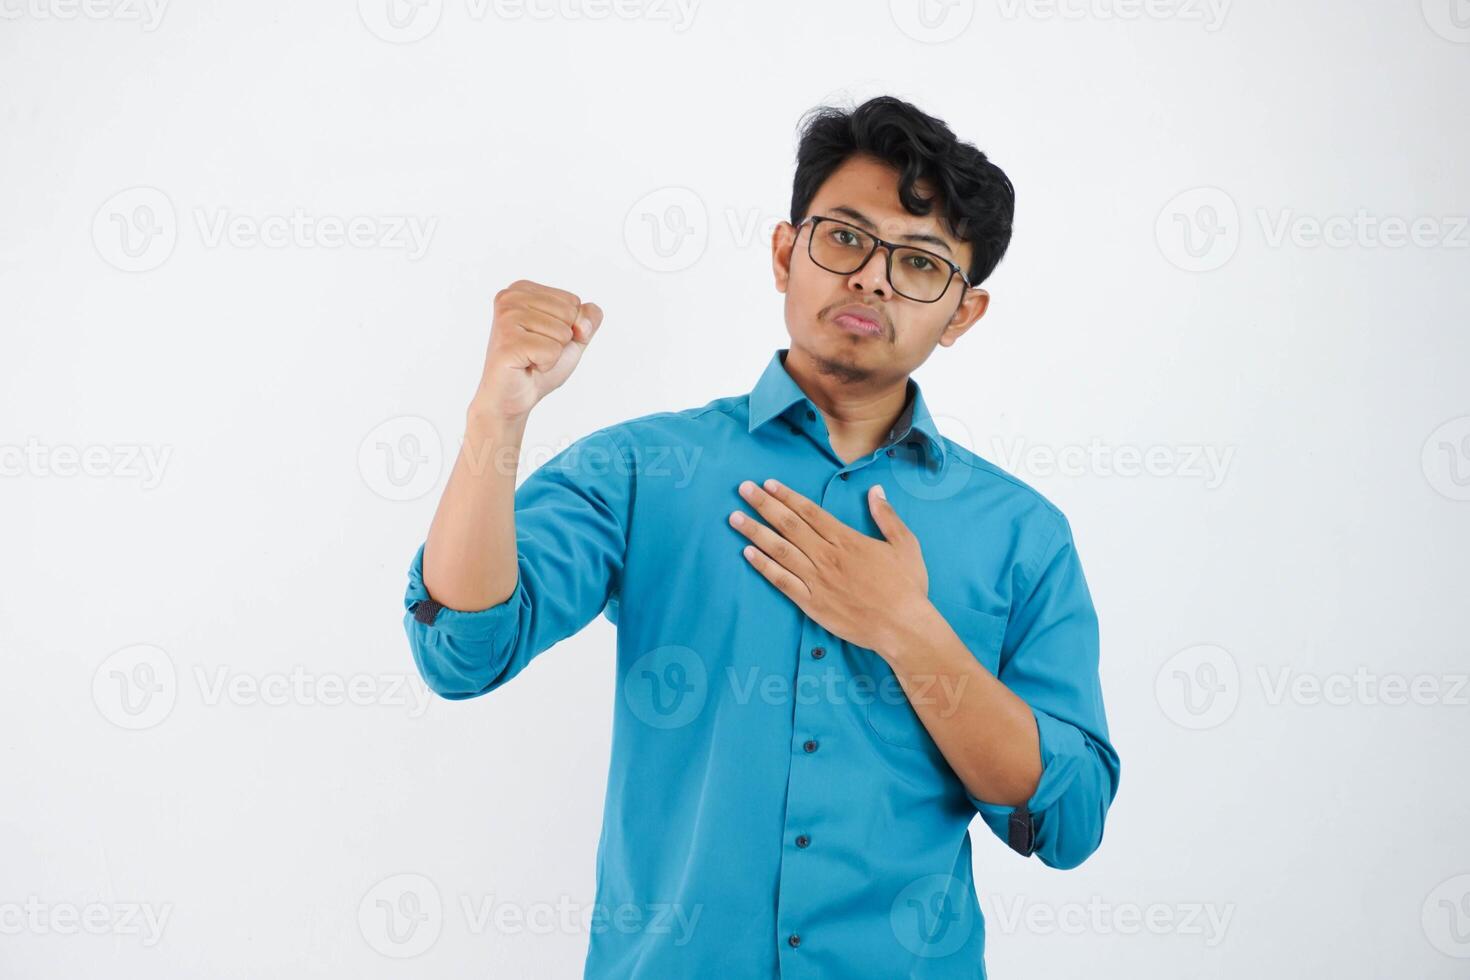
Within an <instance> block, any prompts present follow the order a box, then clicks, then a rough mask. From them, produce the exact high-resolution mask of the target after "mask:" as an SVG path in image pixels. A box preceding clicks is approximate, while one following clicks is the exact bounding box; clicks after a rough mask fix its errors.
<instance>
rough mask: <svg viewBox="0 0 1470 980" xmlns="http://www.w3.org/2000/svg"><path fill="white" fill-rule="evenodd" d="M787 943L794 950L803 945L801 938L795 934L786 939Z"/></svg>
mask: <svg viewBox="0 0 1470 980" xmlns="http://www.w3.org/2000/svg"><path fill="white" fill-rule="evenodd" d="M786 942H787V943H788V944H790V946H791V948H792V949H795V948H796V947H798V946H800V945H801V937H800V936H798V935H797V934H796V933H794V932H793V933H792V934H791V935H789V936H787V937H786Z"/></svg>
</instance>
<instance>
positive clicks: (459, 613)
mask: <svg viewBox="0 0 1470 980" xmlns="http://www.w3.org/2000/svg"><path fill="white" fill-rule="evenodd" d="M426 544H427V542H425V544H421V545H419V548H418V551H416V552H414V556H413V562H412V563H411V564H410V565H409V568H408V589H407V591H406V592H405V593H404V596H403V606H404V609H406V610H407V612H408V615H407V616H405V620H410V619H411V620H412V621H414V622H416V623H418V624H420V625H421V626H424V627H427V628H429V629H432V630H437V631H439V632H441V633H444V634H447V635H449V636H453V637H458V638H461V639H466V640H488V639H490V638H491V637H493V636H495V634H496V633H498V632H500V631H502V630H504V629H505V628H506V626H507V625H509V624H511V623H513V622H514V621H515V616H516V610H518V609H519V608H520V606H521V603H522V602H523V601H524V600H525V584H524V583H523V582H522V581H521V575H520V571H519V569H517V572H516V587H515V591H513V592H512V593H511V594H510V595H509V596H507V597H506V598H505V600H504V601H502V602H498V603H496V604H495V605H493V606H489V607H487V608H485V609H477V610H473V611H469V612H466V611H463V610H459V609H450V608H449V607H448V606H445V605H443V604H442V603H440V602H439V601H437V600H436V599H433V598H431V597H430V596H429V590H428V589H426V588H425V587H424V547H425V545H426Z"/></svg>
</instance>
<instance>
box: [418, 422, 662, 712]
mask: <svg viewBox="0 0 1470 980" xmlns="http://www.w3.org/2000/svg"><path fill="white" fill-rule="evenodd" d="M634 462H635V460H634V458H633V457H632V455H631V453H629V452H626V451H624V449H623V447H622V445H621V443H620V442H619V440H618V439H617V437H616V434H615V432H614V431H613V430H612V429H600V430H598V431H597V432H593V433H591V434H590V435H587V436H584V437H583V438H581V439H579V440H577V441H576V442H574V443H572V444H571V445H570V446H568V447H567V448H565V449H563V450H562V451H561V452H560V453H558V454H557V455H556V456H554V457H552V458H551V459H550V460H548V461H547V462H546V463H545V464H543V465H542V466H541V467H539V468H538V469H536V470H535V472H533V473H532V474H531V475H530V476H528V477H526V479H525V480H524V481H522V483H521V485H520V486H519V487H517V488H516V492H515V525H516V550H517V559H516V567H517V578H516V586H515V591H514V592H512V593H511V594H510V596H508V597H507V598H506V599H505V600H504V601H503V602H500V603H498V604H496V605H494V606H490V607H488V608H486V609H480V610H474V611H464V610H456V609H450V608H448V607H446V606H443V605H440V604H439V603H438V602H437V601H435V600H434V598H433V597H432V596H430V595H429V593H428V590H427V589H426V588H425V587H424V566H423V562H424V544H420V545H419V546H418V550H417V551H416V552H415V554H414V557H413V561H412V562H411V564H410V566H409V570H408V588H407V591H406V592H405V594H404V599H403V602H404V609H405V612H404V616H403V627H404V630H405V631H406V632H407V634H408V642H409V647H410V648H411V650H412V651H413V659H414V663H415V665H416V666H417V667H418V671H419V674H420V675H421V676H422V677H423V679H424V683H426V684H427V685H428V686H429V688H430V690H432V691H434V692H435V693H437V694H439V695H440V696H441V697H444V698H447V699H450V700H463V699H465V698H473V697H478V696H479V695H482V694H487V693H489V692H490V691H493V690H495V689H496V688H497V687H499V686H501V685H502V684H504V683H506V682H507V681H509V680H510V679H511V678H513V677H515V676H516V674H518V673H520V672H521V671H522V670H523V669H524V668H525V667H526V665H527V664H528V663H530V662H531V660H532V659H534V658H535V657H536V656H537V655H538V654H540V653H542V652H543V651H545V650H547V649H549V648H550V647H551V646H553V645H555V644H556V643H558V642H560V641H561V640H563V639H565V638H566V637H568V636H571V635H572V634H574V633H576V632H577V631H579V630H580V629H582V628H583V627H584V626H586V625H587V624H588V623H589V622H591V621H592V620H593V619H594V618H595V617H596V616H597V614H598V613H599V612H601V611H603V610H604V608H606V607H607V606H608V604H609V602H615V601H616V595H617V591H618V587H619V582H620V580H621V576H622V569H623V560H624V556H625V555H626V553H627V541H628V522H629V515H630V514H631V509H632V495H633V486H634V466H633V464H634ZM609 618H611V616H610V617H609Z"/></svg>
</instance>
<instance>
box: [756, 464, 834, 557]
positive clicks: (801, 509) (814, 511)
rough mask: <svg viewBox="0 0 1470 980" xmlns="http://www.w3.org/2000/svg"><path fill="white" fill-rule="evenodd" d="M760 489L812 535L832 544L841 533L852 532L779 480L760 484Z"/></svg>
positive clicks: (813, 502) (817, 505)
mask: <svg viewBox="0 0 1470 980" xmlns="http://www.w3.org/2000/svg"><path fill="white" fill-rule="evenodd" d="M762 487H763V489H764V490H765V491H766V493H768V494H770V495H771V497H772V498H774V499H775V500H776V501H777V502H778V503H779V504H780V505H781V506H783V507H785V508H787V509H788V510H790V511H791V512H792V513H793V514H795V515H796V516H797V517H799V518H800V519H801V521H802V523H804V524H806V525H807V526H808V527H810V528H811V529H812V532H813V533H814V534H817V535H818V536H820V537H821V538H823V539H824V540H826V541H828V542H830V543H832V544H836V543H837V542H838V541H839V540H840V537H841V534H842V532H844V531H850V530H852V529H851V528H849V527H848V526H847V525H846V524H843V523H842V522H841V521H839V520H838V519H837V518H835V517H833V516H832V515H831V514H829V513H827V512H826V511H825V510H823V509H822V507H821V505H819V504H818V503H817V502H816V501H814V500H812V499H811V498H810V497H805V496H803V495H802V494H799V493H797V492H796V491H795V490H793V489H791V488H790V487H788V486H786V485H785V484H784V483H782V482H781V481H780V480H777V479H769V480H767V481H766V482H765V483H764V484H762Z"/></svg>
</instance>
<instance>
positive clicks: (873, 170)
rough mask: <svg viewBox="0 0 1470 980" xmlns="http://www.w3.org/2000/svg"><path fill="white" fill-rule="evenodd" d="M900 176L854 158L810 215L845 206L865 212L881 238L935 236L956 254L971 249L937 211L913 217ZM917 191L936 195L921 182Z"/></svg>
mask: <svg viewBox="0 0 1470 980" xmlns="http://www.w3.org/2000/svg"><path fill="white" fill-rule="evenodd" d="M898 179H899V172H898V170H897V169H896V168H894V167H891V166H889V165H888V164H886V163H884V162H883V161H881V160H878V159H875V158H873V157H870V156H865V155H863V154H855V155H853V156H851V157H848V158H847V160H845V161H843V163H842V165H841V166H839V167H838V168H837V169H836V170H834V171H832V174H831V176H829V177H828V178H827V179H826V180H825V181H824V182H823V183H822V186H821V187H819V188H818V189H817V193H816V195H815V196H814V197H813V198H812V203H811V207H810V208H809V209H808V211H809V213H811V214H821V213H829V214H830V213H832V209H833V208H836V207H839V206H843V207H848V208H853V209H855V210H857V211H860V212H862V213H863V214H864V215H866V216H867V217H868V219H869V220H871V221H872V222H873V223H874V224H875V225H876V226H877V229H876V234H877V235H878V237H880V238H888V239H894V240H900V241H901V240H902V239H903V238H904V236H905V235H933V236H934V237H936V238H940V239H943V240H944V241H946V242H949V243H950V248H951V250H952V251H953V252H954V253H955V254H959V252H960V251H961V250H963V251H964V252H965V253H966V254H968V252H969V249H968V247H967V246H966V245H965V244H964V243H963V242H962V241H961V240H960V239H959V238H957V237H956V236H955V235H954V234H952V233H951V231H950V229H949V228H948V226H947V225H946V224H945V222H944V219H943V217H942V215H941V214H940V211H939V208H938V207H937V204H938V203H939V202H936V207H935V209H934V210H933V211H931V212H930V213H929V214H927V215H917V214H910V213H909V212H908V211H906V210H905V209H904V206H903V205H902V204H901V203H900V202H899V199H898ZM915 190H916V191H917V192H918V193H919V194H921V195H924V196H928V195H930V194H932V193H933V187H932V185H931V184H930V183H929V182H928V181H924V180H920V181H919V182H918V183H917V184H916V185H915Z"/></svg>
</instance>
